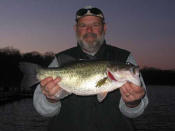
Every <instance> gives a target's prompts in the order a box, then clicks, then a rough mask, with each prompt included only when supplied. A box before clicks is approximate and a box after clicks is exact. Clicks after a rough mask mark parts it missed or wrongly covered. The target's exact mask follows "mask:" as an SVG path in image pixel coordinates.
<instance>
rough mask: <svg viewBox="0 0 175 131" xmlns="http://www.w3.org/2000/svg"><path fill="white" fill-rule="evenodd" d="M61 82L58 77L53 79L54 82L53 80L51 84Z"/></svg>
mask: <svg viewBox="0 0 175 131" xmlns="http://www.w3.org/2000/svg"><path fill="white" fill-rule="evenodd" d="M60 81H61V78H60V77H57V78H55V79H54V80H53V82H54V83H55V84H57V83H58V82H60Z"/></svg>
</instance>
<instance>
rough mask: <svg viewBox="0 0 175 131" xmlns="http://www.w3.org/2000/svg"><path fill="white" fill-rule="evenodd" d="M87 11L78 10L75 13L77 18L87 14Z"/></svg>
mask: <svg viewBox="0 0 175 131" xmlns="http://www.w3.org/2000/svg"><path fill="white" fill-rule="evenodd" d="M87 11H88V10H87V9H80V10H78V11H77V15H78V16H83V15H84V14H86V13H87Z"/></svg>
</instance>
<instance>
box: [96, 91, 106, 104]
mask: <svg viewBox="0 0 175 131" xmlns="http://www.w3.org/2000/svg"><path fill="white" fill-rule="evenodd" d="M107 94H108V92H103V93H101V94H97V100H98V101H99V102H102V101H103V100H104V99H105V98H106V96H107Z"/></svg>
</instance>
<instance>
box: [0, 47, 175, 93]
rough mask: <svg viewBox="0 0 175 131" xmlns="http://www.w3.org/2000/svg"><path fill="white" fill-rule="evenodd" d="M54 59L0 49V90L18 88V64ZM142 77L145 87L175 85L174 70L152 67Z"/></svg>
mask: <svg viewBox="0 0 175 131" xmlns="http://www.w3.org/2000/svg"><path fill="white" fill-rule="evenodd" d="M53 58H54V53H52V52H46V53H44V54H41V53H38V52H28V53H20V51H19V50H17V49H14V48H9V47H8V48H3V49H0V61H1V62H0V63H1V64H0V88H3V89H1V90H4V91H6V90H7V91H8V90H9V87H14V86H15V87H19V88H20V83H21V80H22V78H23V74H22V72H21V71H20V69H19V63H20V62H24V61H25V62H32V63H36V64H39V65H41V66H48V65H49V63H50V62H51V61H52V59H53ZM140 71H141V73H142V76H143V78H144V81H145V83H146V85H175V70H161V69H156V68H153V67H149V68H142V69H141V70H140Z"/></svg>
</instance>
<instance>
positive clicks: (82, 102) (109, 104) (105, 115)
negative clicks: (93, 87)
mask: <svg viewBox="0 0 175 131" xmlns="http://www.w3.org/2000/svg"><path fill="white" fill-rule="evenodd" d="M129 54H130V52H128V51H126V50H123V49H120V48H117V47H113V46H110V45H107V44H103V45H102V47H101V48H100V50H99V51H98V52H97V54H96V55H95V56H89V55H87V54H85V53H84V52H82V50H81V48H80V47H79V46H77V47H74V48H71V49H68V50H66V51H63V52H61V53H58V54H56V57H57V60H58V63H59V65H64V64H67V63H69V62H73V61H77V60H81V59H83V60H92V59H93V60H96V59H98V60H99V59H103V60H112V61H120V62H125V61H126V60H127V58H128V56H129ZM120 98H121V95H120V91H119V90H115V91H113V92H111V93H109V94H108V96H107V97H106V98H105V100H104V101H103V102H101V103H99V102H98V100H97V96H95V95H94V96H77V95H74V94H72V95H70V96H68V97H66V98H64V99H62V100H61V104H62V106H61V110H60V113H59V114H58V115H57V116H55V117H54V118H53V119H52V120H51V121H50V123H49V129H48V130H49V131H56V130H60V131H69V130H71V131H133V124H132V122H131V120H130V119H128V118H126V117H125V116H123V115H122V113H121V112H120V110H119V107H118V105H119V101H120Z"/></svg>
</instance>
